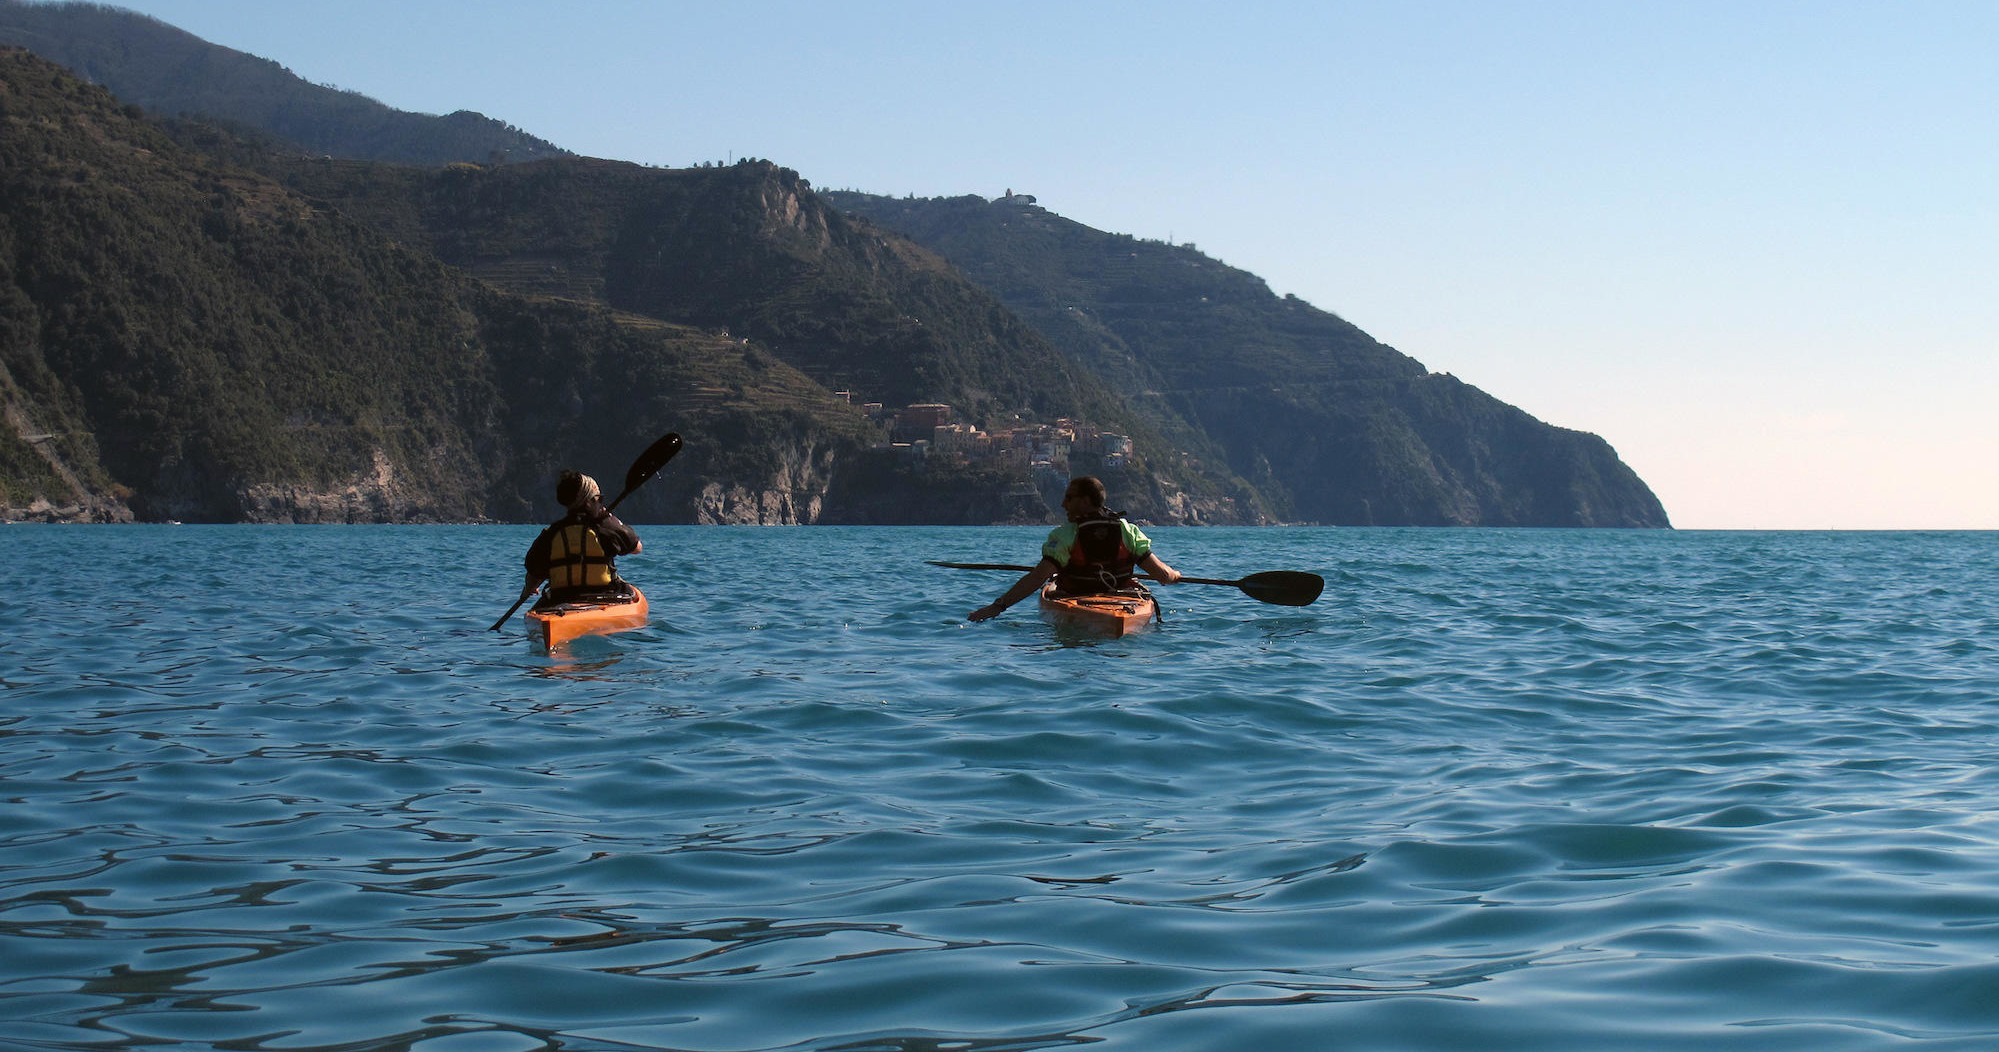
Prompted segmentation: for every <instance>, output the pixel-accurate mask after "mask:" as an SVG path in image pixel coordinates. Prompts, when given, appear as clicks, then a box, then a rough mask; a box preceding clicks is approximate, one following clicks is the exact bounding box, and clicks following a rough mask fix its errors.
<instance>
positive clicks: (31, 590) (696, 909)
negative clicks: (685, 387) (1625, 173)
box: [0, 526, 1999, 1052]
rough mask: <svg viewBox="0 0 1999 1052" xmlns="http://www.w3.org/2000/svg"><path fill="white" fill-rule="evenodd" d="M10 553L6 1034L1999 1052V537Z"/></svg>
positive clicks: (1270, 532)
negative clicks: (1014, 586)
mask: <svg viewBox="0 0 1999 1052" xmlns="http://www.w3.org/2000/svg"><path fill="white" fill-rule="evenodd" d="M1152 532H1153V534H1154V538H1155V540H1156V541H1157V543H1158V547H1159V551H1160V553H1161V554H1162V555H1163V556H1164V557H1165V558H1166V559H1167V561H1168V562H1170V563H1171V564H1173V565H1174V566H1175V567H1177V568H1178V569H1180V570H1181V571H1182V572H1184V573H1188V574H1193V575H1197V576H1206V577H1218V578H1234V577H1239V576H1241V575H1244V574H1248V573H1252V572H1256V571H1259V570H1271V569H1287V570H1307V571H1312V572H1316V573H1320V574H1323V575H1324V576H1325V578H1326V580H1327V588H1326V593H1325V595H1324V597H1323V598H1321V599H1320V600H1319V601H1318V602H1317V603H1316V604H1315V605H1313V606H1310V607H1305V608H1287V607H1280V606H1270V605H1264V604H1260V603H1258V602H1256V601H1255V600H1254V599H1252V598H1250V597H1249V596H1246V595H1244V594H1242V593H1241V592H1240V591H1239V590H1237V589H1235V588H1233V587H1228V586H1215V585H1205V586H1204V585H1181V586H1178V587H1173V588H1161V589H1159V591H1160V592H1161V594H1162V598H1163V600H1164V604H1165V623H1164V624H1163V625H1162V626H1161V627H1159V628H1158V629H1157V630H1155V631H1150V632H1147V633H1144V634H1141V635H1137V636H1134V637H1129V638H1125V639H1120V640H1115V641H1109V640H1089V639H1083V638H1076V637H1071V636H1066V635H1064V634H1063V633H1061V632H1058V631H1057V630H1056V629H1054V628H1053V627H1051V626H1049V625H1047V624H1044V623H1042V622H1041V621H1040V620H1039V619H1038V617H1037V616H1036V613H1035V610H1034V606H1033V604H1032V603H1031V602H1030V603H1025V604H1022V605H1021V606H1018V607H1016V608H1014V609H1013V610H1012V611H1010V612H1009V613H1007V614H1006V615H1004V616H1003V617H1001V618H1000V619H999V620H997V621H993V622H989V623H984V624H969V623H967V622H965V621H964V620H963V615H964V614H965V612H967V611H969V610H971V609H973V608H974V607H977V606H979V605H981V604H983V603H985V602H986V601H988V600H989V599H991V598H992V597H994V596H996V595H997V594H998V593H999V592H1000V591H1002V590H1003V589H1004V588H1005V587H1006V585H1007V584H1009V583H1010V582H1011V580H1012V579H1013V578H1012V575H1010V574H1005V573H990V572H976V571H964V570H947V569H940V568H936V567H931V566H927V565H925V560H929V559H941V560H956V561H968V562H1029V561H1032V560H1033V558H1034V553H1035V550H1036V546H1037V543H1038V539H1039V536H1040V531H1039V530H1035V529H1010V528H992V529H974V528H953V529H933V528H901V529H835V528H804V529H781V528H773V529H757V528H722V527H708V528H697V527H650V528H642V534H643V536H644V538H645V541H646V549H645V551H644V553H643V554H641V555H638V556H634V557H630V558H627V559H624V560H622V569H623V570H624V571H625V574H626V576H627V577H629V578H630V579H631V580H633V581H634V582H636V583H638V584H639V585H640V586H641V587H643V588H644V589H646V591H647V592H648V593H649V594H650V596H651V598H652V609H653V620H652V623H651V624H650V625H649V626H648V627H646V628H644V629H642V630H638V631H634V632H629V633H625V634H622V635H617V636H612V637H604V638H590V639H584V640H581V641H579V642H578V643H576V644H575V645H573V646H571V647H570V648H568V649H567V650H562V651H558V652H556V653H553V654H551V653H546V652H542V651H538V650H537V649H536V648H535V646H534V645H533V644H532V643H531V642H530V640H529V639H528V638H527V636H526V634H525V631H524V630H523V629H522V627H521V622H520V620H519V619H518V617H517V618H516V619H515V620H514V621H513V622H512V623H511V624H510V625H509V626H508V627H507V629H506V630H504V631H501V632H491V631H488V630H487V625H488V624H489V623H491V622H492V621H493V619H494V618H496V617H498V616H499V614H500V612H501V611H503V610H504V609H505V608H506V606H507V604H508V603H509V602H510V601H512V599H513V598H514V597H515V596H516V595H517V594H518V591H519V587H520V583H521V579H520V571H519V560H520V554H521V552H522V550H523V549H524V548H525V547H526V545H527V542H528V541H529V539H530V538H531V537H532V536H533V530H532V528H527V527H391V526H384V527H304V526H301V527H249V526H216V527H200V526H182V527H174V526H132V527H39V526H8V527H4V528H0V555H4V565H5V566H6V567H7V570H6V571H5V572H6V575H7V577H6V581H5V584H6V602H5V604H4V607H0V1047H4V1048H6V1049H8V1050H22V1049H32V1050H45V1049H149V1050H151V1049H173V1050H179V1049H210V1048H224V1049H250V1050H265V1049H271V1050H276V1049H300V1050H303V1049H314V1050H344V1052H355V1050H376V1049H381V1050H390V1049H394V1050H404V1049H412V1050H420V1052H484V1050H494V1052H526V1050H531V1049H580V1050H604V1052H610V1050H632V1049H685V1050H703V1052H720V1050H749V1049H826V1050H833V1049H839V1050H845V1052H862V1050H902V1052H918V1050H922V1052H947V1050H971V1049H976V1050H1025V1049H1041V1048H1063V1047H1068V1046H1072V1045H1088V1046H1092V1047H1097V1048H1105V1049H1135V1050H1140V1049H1142V1050H1147V1052H1162V1050H1163V1052H1177V1050H1185V1052H1213V1050H1235V1049H1241V1050H1273V1049H1370V1050H1371V1049H1382V1050H1391V1049H1392V1050H1401V1049H1454V1050H1455V1049H1697V1050H1703V1052H1707V1050H1714V1049H1786V1050H1789V1049H1812V1050H1832V1049H1897V1048H1904V1047H1909V1048H1923V1049H1932V1048H1935V1049H1946V1048H1947V1049H1988V1048H1992V1047H1995V1046H1999V817H1995V815H1994V805H1995V804H1999V573H1995V569H1994V567H1995V556H1999V535H1995V534H1986V533H1881V534H1850V533H1706V532H1650V531H1642V532H1609V531H1601V532H1600V531H1580V532H1561V531H1530V530H1519V531H1486V530H1449V531H1446V530H1350V529H1265V530H1249V529H1158V530H1154V531H1152Z"/></svg>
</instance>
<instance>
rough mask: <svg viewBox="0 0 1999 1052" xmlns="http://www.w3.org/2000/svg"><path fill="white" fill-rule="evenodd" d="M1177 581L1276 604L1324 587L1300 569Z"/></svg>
mask: <svg viewBox="0 0 1999 1052" xmlns="http://www.w3.org/2000/svg"><path fill="white" fill-rule="evenodd" d="M930 565H932V566H942V567H944V568H946V569H950V570H1013V571H1015V572H1017V573H1026V572H1027V571H1029V570H1032V569H1034V567H1032V566H1014V565H1011V564H1008V563H940V562H938V561H936V560H934V559H932V560H930ZM1139 576H1140V577H1141V578H1143V579H1144V580H1148V581H1156V580H1158V578H1156V577H1147V576H1146V575H1144V574H1140V575H1139ZM1180 583H1182V584H1225V585H1229V586H1230V587H1233V588H1240V589H1242V594H1244V595H1246V596H1249V597H1250V598H1251V599H1255V600H1257V601H1259V602H1264V603H1272V604H1275V605H1277V606H1311V605H1312V603H1313V602H1314V601H1316V600H1317V599H1318V598H1319V593H1320V592H1323V591H1325V590H1326V579H1325V578H1323V577H1320V576H1319V575H1318V574H1315V573H1305V572H1304V571H1302V570H1265V571H1264V572H1262V573H1253V574H1250V575H1249V576H1248V577H1244V578H1242V579H1241V580H1236V581H1224V580H1221V579H1219V578H1214V577H1186V576H1182V577H1181V578H1180Z"/></svg>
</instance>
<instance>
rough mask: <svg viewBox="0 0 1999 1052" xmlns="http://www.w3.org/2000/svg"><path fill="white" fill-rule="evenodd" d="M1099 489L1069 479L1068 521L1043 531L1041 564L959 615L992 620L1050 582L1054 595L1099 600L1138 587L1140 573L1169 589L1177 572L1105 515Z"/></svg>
mask: <svg viewBox="0 0 1999 1052" xmlns="http://www.w3.org/2000/svg"><path fill="white" fill-rule="evenodd" d="M1108 500H1109V493H1108V492H1107V491H1106V490H1105V489H1104V484H1103V483H1102V482H1100V481H1098V480H1097V479H1094V478H1091V477H1089V476H1087V475H1085V476H1082V477H1080V478H1074V479H1070V480H1069V488H1068V489H1067V490H1065V491H1063V494H1062V511H1063V513H1064V514H1066V515H1067V516H1068V517H1069V521H1068V522H1065V523H1063V524H1062V525H1060V526H1057V527H1055V529H1053V530H1051V531H1049V534H1048V540H1047V541H1045V542H1043V543H1042V545H1041V561H1040V562H1039V563H1036V564H1035V566H1034V569H1032V570H1029V571H1027V572H1026V573H1025V574H1022V575H1021V578H1020V580H1018V581H1015V582H1014V583H1013V587H1012V588H1009V589H1007V590H1006V594H1004V595H1002V596H1000V597H999V598H998V599H995V600H993V602H992V603H991V604H990V605H987V606H982V607H980V608H978V609H977V610H974V611H972V612H971V613H970V614H967V615H965V616H966V617H967V618H968V619H970V620H973V621H984V620H986V619H988V618H993V617H998V616H999V615H1000V612H1001V611H1004V610H1005V609H1006V608H1007V607H1009V606H1012V605H1013V604H1015V603H1018V602H1020V601H1021V600H1022V599H1025V598H1027V597H1028V596H1030V595H1033V594H1034V593H1036V592H1039V591H1040V590H1041V586H1042V585H1044V584H1046V583H1047V582H1048V580H1049V579H1050V578H1053V579H1054V581H1055V591H1056V594H1058V595H1100V594H1104V593H1108V592H1118V591H1123V590H1127V589H1133V588H1137V587H1140V586H1139V584H1138V582H1137V580H1136V578H1135V576H1134V574H1135V572H1136V571H1137V570H1141V569H1142V570H1144V571H1145V572H1146V573H1148V574H1150V575H1152V577H1153V579H1154V580H1157V581H1159V582H1161V583H1163V584H1173V583H1175V582H1177V581H1178V580H1180V571H1178V570H1175V569H1174V568H1172V567H1171V566H1168V565H1166V563H1165V562H1164V561H1162V560H1161V559H1160V558H1159V556H1157V555H1155V554H1153V551H1152V541H1151V539H1150V538H1148V537H1146V536H1145V534H1144V532H1143V531H1141V530H1140V529H1139V528H1138V527H1136V526H1134V525H1132V524H1131V523H1129V522H1126V521H1125V518H1124V516H1123V515H1121V514H1119V513H1118V512H1115V511H1111V510H1109V508H1108V507H1106V502H1107V501H1108Z"/></svg>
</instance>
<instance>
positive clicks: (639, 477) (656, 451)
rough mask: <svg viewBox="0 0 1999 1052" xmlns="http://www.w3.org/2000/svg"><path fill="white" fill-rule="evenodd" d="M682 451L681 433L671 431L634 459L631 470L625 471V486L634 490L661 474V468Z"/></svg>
mask: <svg viewBox="0 0 1999 1052" xmlns="http://www.w3.org/2000/svg"><path fill="white" fill-rule="evenodd" d="M678 452H680V435H679V434H678V433H677V432H673V431H669V432H667V433H666V434H665V435H664V436H662V437H661V438H660V440H659V441H657V442H654V443H653V444H652V445H650V446H647V447H646V451H645V452H643V453H640V454H639V458H638V459H637V460H634V461H632V467H631V470H629V471H627V472H625V488H626V489H628V490H634V489H637V488H639V487H640V486H643V485H645V481H646V480H647V479H649V478H651V477H653V476H654V475H657V474H659V469H660V468H663V467H665V466H666V462H667V461H669V460H672V459H673V455H674V454H675V453H678Z"/></svg>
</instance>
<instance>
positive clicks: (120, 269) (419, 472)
mask: <svg viewBox="0 0 1999 1052" xmlns="http://www.w3.org/2000/svg"><path fill="white" fill-rule="evenodd" d="M749 352H750V349H749V348H745V347H744V346H743V344H742V343H741V342H740V341H739V340H735V339H731V338H728V337H725V336H723V335H720V334H717V333H714V332H710V331H705V330H700V329H693V328H689V327H687V326H679V325H671V324H666V323H662V322H659V321H657V320H654V319H647V318H638V317H634V316H628V315H621V314H618V313H616V312H613V311H610V310H608V309H605V308H603V307H600V306H592V305H588V304H575V303H562V302H553V301H545V300H529V299H526V298H523V297H519V296H514V295H510V294H507V293H504V292H499V291H496V290H494V289H493V288H491V287H490V286H487V285H485V284H482V283H480V282H478V281H475V280H472V279H470V278H468V277H466V276H465V275H463V274H462V273H460V272H458V271H456V270H453V269H452V268H449V267H446V266H444V265H443V264H441V263H439V262H438V261H437V260H436V259H435V258H433V257H431V256H429V255H428V254H427V253H425V252H423V251H422V250H421V249H417V248H411V247H409V246H405V245H398V244H395V243H394V242H392V241H391V240H389V239H388V238H386V237H384V236H383V235H381V234H379V233H376V232H374V231H372V230H370V229H368V228H366V227H364V226H362V225H360V224H358V223H355V222H353V221H352V220H350V219H348V218H346V217H344V216H342V215H340V214H338V213H336V212H333V211H330V210H329V209H327V208H326V207H325V206H324V205H323V204H319V203H315V202H313V201H310V200H307V199H306V198H303V197H301V196H299V195H297V194H295V193H292V192H290V191H288V190H286V189H285V188H284V187H282V186H280V185H279V184H277V183H275V182H272V181H270V180H268V179H265V178H262V177H259V176H257V175H255V174H254V173H251V172H248V171H245V170H241V169H236V168H231V167H228V166H225V165H221V164H218V163H217V162H215V161H214V160H213V159H211V158H209V157H207V156H205V155H202V154H199V153H195V152H192V151H188V150H186V149H184V148H182V147H180V146H178V145H177V144H175V143H174V142H173V141H171V140H170V139H168V138H167V137H166V136H165V135H163V134H162V133H161V132H160V130H159V129H158V128H157V127H155V126H154V125H152V124H151V123H149V122H148V121H146V120H145V119H144V118H143V116H142V115H141V114H139V113H138V112H137V111H136V110H134V109H131V108H128V107H124V106H121V105H120V104H119V103H117V101H116V100H114V99H113V98H112V97H111V96H110V95H108V94H106V93H105V92H104V91H102V90H101V89H98V88H93V87H90V86H87V85H83V84H81V83H79V82H77V81H75V80H74V79H73V78H71V77H70V76H69V75H68V74H67V73H66V72H64V71H62V70H60V69H58V68H57V67H55V66H52V65H50V64H48V63H45V62H42V61H41V60H39V59H36V58H34V57H32V56H30V55H28V54H26V53H25V52H21V51H0V404H4V406H5V408H6V412H7V419H8V426H7V427H6V428H0V489H4V492H0V504H4V505H5V506H6V507H7V508H8V509H9V510H8V512H7V514H8V516H9V517H14V518H20V517H28V516H35V517H42V518H95V519H102V518H121V517H126V516H128V515H132V514H136V515H137V516H138V517H141V518H149V519H180V520H184V521H276V522H353V521H419V522H420V521H462V520H466V519H487V518H491V519H508V520H528V521H532V520H536V519H541V518H545V517H547V513H548V512H549V510H550V509H549V507H548V504H549V498H548V493H547V490H548V487H549V485H550V482H551V480H552V479H553V478H554V476H555V473H556V471H557V470H558V469H559V468H561V467H563V466H565V465H567V464H576V465H577V466H580V467H582V468H584V469H585V470H589V471H592V472H596V473H601V474H602V475H604V476H605V477H610V478H616V477H618V476H619V475H621V474H622V473H623V470H624V466H625V461H624V458H628V457H630V456H632V455H634V454H635V453H636V452H637V451H638V450H640V449H643V448H644V447H645V446H646V445H647V444H649V443H650V442H651V441H652V440H653V439H654V438H657V437H658V436H659V434H660V433H662V432H664V431H666V430H669V429H676V430H682V431H684V432H686V433H687V434H689V435H690V436H693V439H692V441H691V442H690V449H689V451H688V453H687V454H685V455H683V457H682V458H681V459H680V461H678V462H677V463H676V464H675V466H674V473H675V476H676V477H677V478H679V479H680V480H681V481H682V482H683V484H685V485H687V486H692V487H695V488H697V489H698V488H699V487H701V486H705V485H707V484H709V483H715V484H719V485H720V486H722V488H723V489H724V491H726V490H727V489H728V488H729V487H731V486H735V487H739V488H741V489H745V490H754V489H759V488H770V489H773V490H783V491H786V492H788V491H790V490H791V489H794V488H796V486H797V484H796V482H795V480H792V479H789V478H787V477H785V476H783V475H782V474H781V473H779V472H775V471H772V470H769V469H768V466H767V465H764V464H762V463H761V462H759V461H758V459H757V458H758V457H759V456H762V455H763V454H761V453H758V454H755V455H752V456H749V457H748V458H747V459H746V458H745V456H743V455H741V454H740V453H739V452H738V451H740V450H764V449H778V448H782V447H784V446H785V445H786V444H787V443H790V444H793V445H796V446H798V447H799V448H800V449H804V450H809V451H810V452H809V453H807V454H806V455H805V457H804V460H805V461H807V462H812V463H818V464H820V465H821V468H820V469H821V470H823V469H824V465H825V464H826V463H830V461H829V460H828V459H827V458H828V456H829V454H828V453H827V452H825V451H829V450H838V449H843V448H856V449H858V448H863V447H865V445H867V444H868V443H869V442H871V441H872V435H873V433H874V431H873V428H871V427H870V426H869V425H868V424H867V423H866V422H865V421H864V420H862V419H861V417H860V415H859V413H858V412H857V411H855V410H854V409H853V408H852V407H850V406H847V405H845V404H844V403H842V402H839V401H837V400H835V399H833V398H832V397H831V396H830V395H829V394H828V393H826V392H825V391H824V389H823V388H820V387H819V386H818V385H816V384H814V383H812V382H811V381H810V380H808V379H807V378H805V377H804V376H802V375H801V374H799V373H798V372H797V371H796V370H794V369H791V368H789V367H787V366H785V365H783V364H782V363H780V362H776V361H774V360H770V359H769V358H768V357H767V356H765V357H755V356H753V355H752V354H750V353H749ZM722 436H727V439H728V445H727V446H726V447H724V446H722V445H721V444H720V443H719V442H718V439H720V438H721V437H722ZM704 439H705V440H706V441H705V442H704ZM766 480H767V481H766ZM810 485H811V483H809V480H808V484H807V486H808V488H809V487H810ZM821 488H823V486H822V487H821ZM669 492H670V491H666V490H657V491H641V493H640V494H638V495H637V496H635V497H634V498H633V500H632V502H630V504H629V505H628V507H629V508H630V509H631V510H633V511H635V512H638V513H640V514H641V515H642V516H644V515H649V516H652V517H655V518H658V519H664V520H666V521H689V520H692V519H694V518H696V517H697V516H698V515H699V514H700V511H699V505H698V502H697V501H696V500H695V499H694V497H693V496H692V495H691V494H689V493H686V492H684V491H683V492H681V493H680V494H679V498H680V502H679V503H677V504H673V503H668V502H667V500H666V497H667V494H668V493H669ZM759 499H760V498H759ZM812 508H813V505H812V503H811V499H810V497H809V495H807V496H805V497H801V498H799V499H797V500H794V501H792V502H791V503H789V504H787V503H785V502H783V501H780V502H778V504H777V505H775V507H774V510H773V514H775V515H780V516H782V515H791V516H793V517H794V518H797V519H800V520H805V519H809V518H810V517H811V516H812V514H813V511H812ZM65 509H67V510H65ZM127 509H129V510H127Z"/></svg>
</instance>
